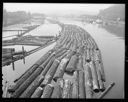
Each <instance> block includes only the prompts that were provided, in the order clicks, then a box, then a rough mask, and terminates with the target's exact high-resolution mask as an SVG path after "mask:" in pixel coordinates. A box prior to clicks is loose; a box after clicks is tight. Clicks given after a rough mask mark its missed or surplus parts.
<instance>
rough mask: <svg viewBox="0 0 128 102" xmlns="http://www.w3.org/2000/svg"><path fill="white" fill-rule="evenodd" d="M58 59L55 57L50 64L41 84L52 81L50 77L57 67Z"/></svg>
mask: <svg viewBox="0 0 128 102" xmlns="http://www.w3.org/2000/svg"><path fill="white" fill-rule="evenodd" d="M59 63H60V61H59V60H57V59H55V60H54V62H53V64H52V66H51V67H50V70H49V71H48V73H47V74H46V76H45V79H44V81H43V83H42V86H45V85H47V84H49V83H50V82H51V81H52V78H53V76H54V74H55V72H56V70H57V67H58V65H59Z"/></svg>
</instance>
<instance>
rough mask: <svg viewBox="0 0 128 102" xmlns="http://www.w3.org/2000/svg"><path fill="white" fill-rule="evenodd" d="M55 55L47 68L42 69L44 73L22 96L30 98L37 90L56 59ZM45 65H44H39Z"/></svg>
mask: <svg viewBox="0 0 128 102" xmlns="http://www.w3.org/2000/svg"><path fill="white" fill-rule="evenodd" d="M54 59H55V58H54V57H53V58H51V60H50V61H49V62H48V64H47V65H46V67H45V69H44V70H43V71H42V73H41V74H40V75H39V76H38V77H37V78H36V79H35V80H34V81H33V82H32V83H31V84H30V85H29V87H28V88H27V89H26V90H25V91H24V92H23V94H22V95H21V96H20V97H24V98H29V97H31V95H32V94H33V92H34V91H35V89H36V88H37V87H38V86H39V85H40V84H41V82H42V81H43V80H44V76H45V74H46V73H47V71H48V69H49V68H50V66H51V65H52V63H53V61H54ZM39 67H43V66H39Z"/></svg>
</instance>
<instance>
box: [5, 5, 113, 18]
mask: <svg viewBox="0 0 128 102" xmlns="http://www.w3.org/2000/svg"><path fill="white" fill-rule="evenodd" d="M111 5H113V4H87V3H83V4H79V3H78V4H77V3H75V4H72V3H71V4H69V3H54V4H53V3H4V4H3V7H4V8H5V9H6V10H7V11H9V12H13V11H26V12H31V13H44V14H48V15H49V14H58V15H65V14H83V13H84V14H91V15H95V14H98V13H99V10H101V9H105V8H108V7H110V6H111Z"/></svg>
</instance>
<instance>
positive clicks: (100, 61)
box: [95, 50, 106, 82]
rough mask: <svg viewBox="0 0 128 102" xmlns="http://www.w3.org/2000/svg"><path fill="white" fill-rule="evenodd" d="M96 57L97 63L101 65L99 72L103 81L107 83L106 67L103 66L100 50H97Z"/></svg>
mask: <svg viewBox="0 0 128 102" xmlns="http://www.w3.org/2000/svg"><path fill="white" fill-rule="evenodd" d="M95 56H96V58H95V61H97V62H99V63H100V64H99V70H100V71H101V75H102V80H103V81H104V82H105V81H106V78H105V73H104V66H103V62H102V58H101V52H100V50H95Z"/></svg>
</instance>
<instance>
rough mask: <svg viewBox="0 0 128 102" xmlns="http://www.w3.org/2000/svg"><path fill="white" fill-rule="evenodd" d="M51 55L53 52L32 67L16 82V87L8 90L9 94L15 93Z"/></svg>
mask: <svg viewBox="0 0 128 102" xmlns="http://www.w3.org/2000/svg"><path fill="white" fill-rule="evenodd" d="M50 54H51V51H50V52H48V53H46V54H45V55H44V56H42V57H41V58H40V59H39V60H38V61H37V62H36V63H35V64H34V65H32V66H31V67H30V68H29V69H28V70H27V71H26V72H25V73H24V74H23V75H22V76H21V77H20V78H19V80H18V81H17V82H16V85H14V86H13V87H11V88H10V89H8V91H9V92H14V91H15V90H16V89H17V88H19V86H20V85H21V84H22V83H23V82H24V81H25V80H27V78H28V77H29V76H30V75H31V74H32V73H33V72H34V71H35V70H36V69H37V68H38V67H39V65H41V63H43V62H44V61H45V60H46V59H47V58H48V57H49V56H50Z"/></svg>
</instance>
